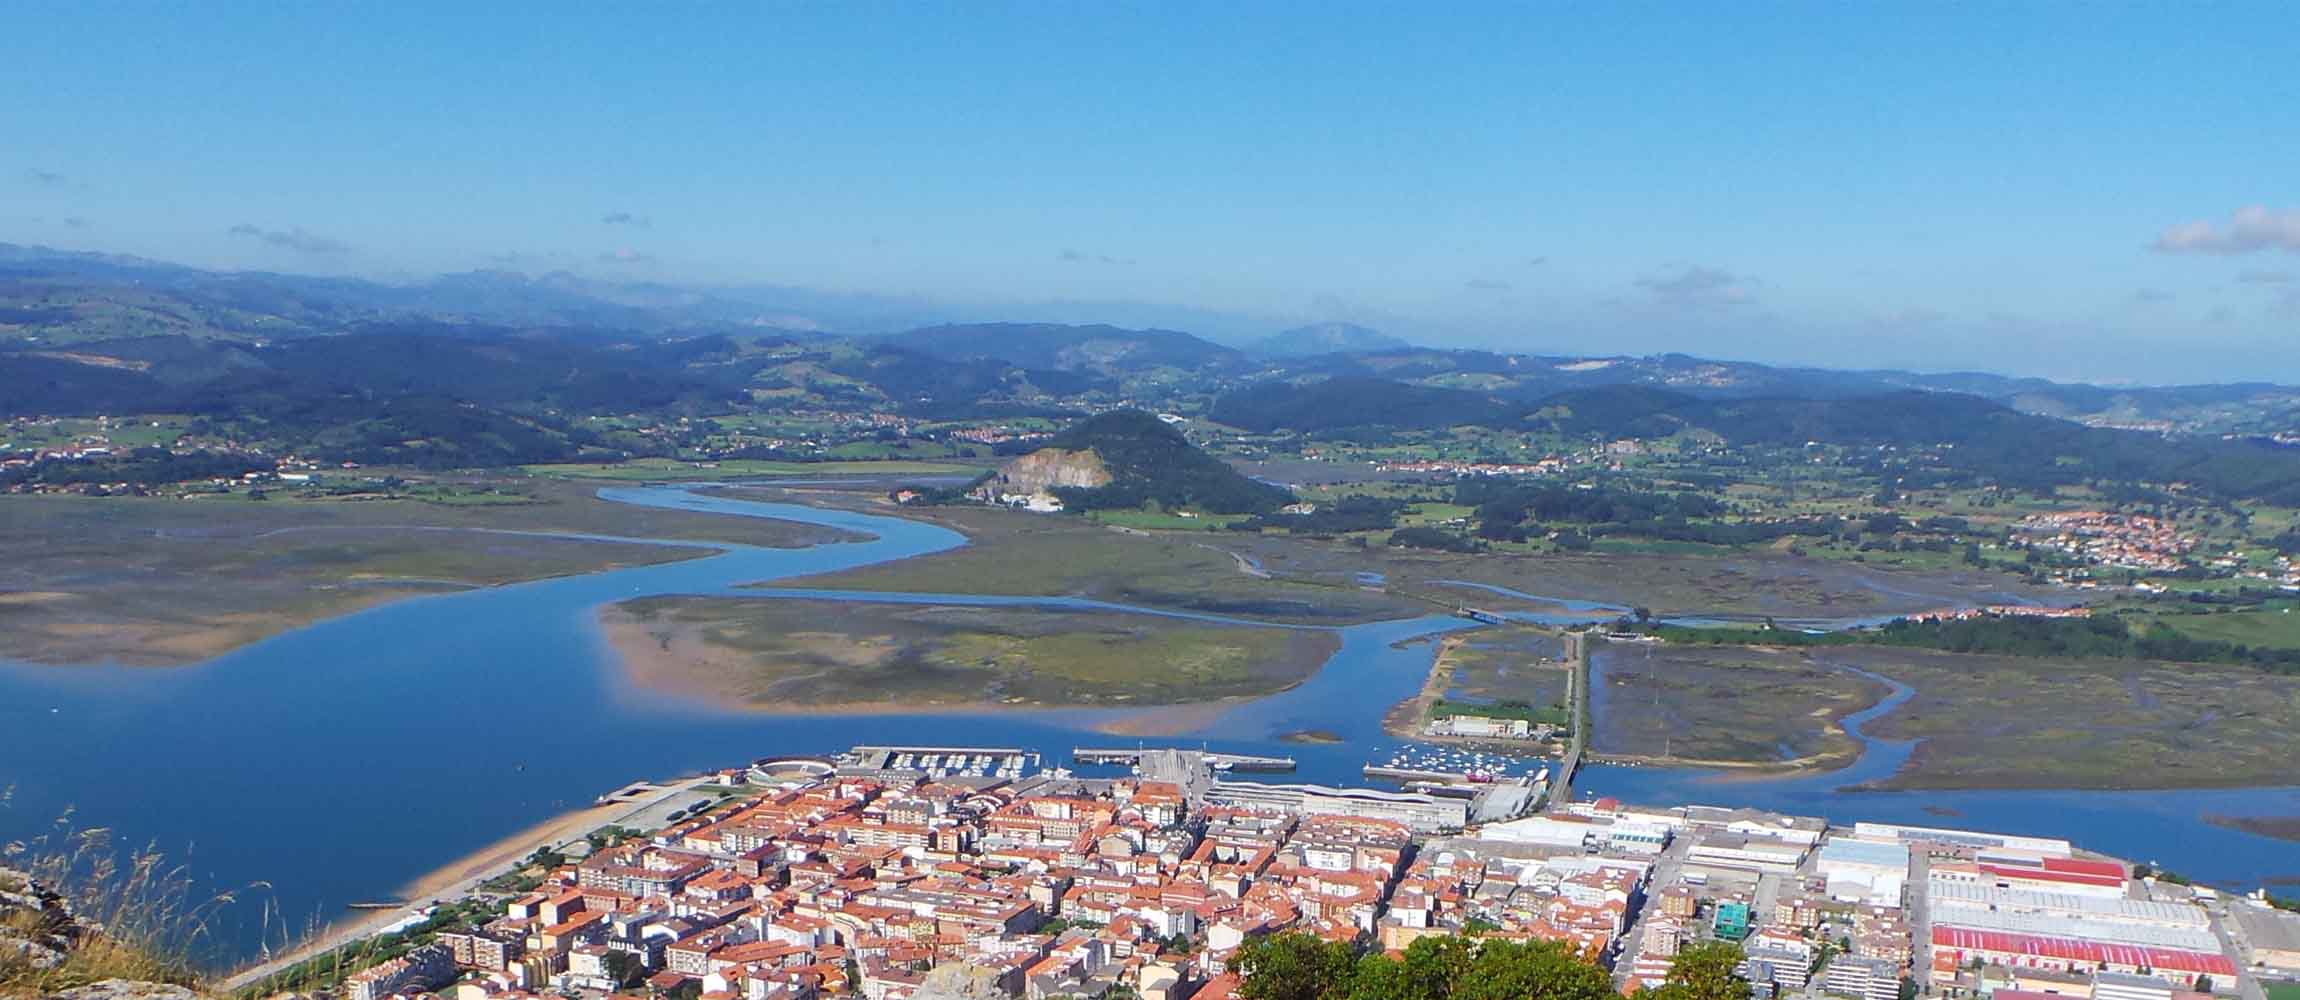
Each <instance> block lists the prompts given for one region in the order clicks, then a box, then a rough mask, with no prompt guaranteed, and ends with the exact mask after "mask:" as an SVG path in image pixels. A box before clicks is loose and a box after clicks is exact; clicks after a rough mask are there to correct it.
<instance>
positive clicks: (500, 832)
mask: <svg viewBox="0 0 2300 1000" xmlns="http://www.w3.org/2000/svg"><path fill="white" fill-rule="evenodd" d="M601 496H603V497H605V498H607V499H610V500H615V501H619V502H623V503H631V504H639V505H648V506H661V507H678V508H684V509H700V510H707V511H712V512H716V513H721V514H727V515H730V516H755V517H777V518H786V519H789V520H793V521H802V522H806V523H810V524H818V525H824V526H828V527H833V528H838V529H842V530H845V531H848V532H851V533H853V535H854V536H855V537H854V539H853V540H848V541H840V542H834V543H827V544H822V545H816V546H813V547H810V548H803V549H761V548H749V547H741V546H726V545H718V544H711V545H704V546H698V547H702V548H708V549H711V550H714V554H712V555H708V556H704V557H701V558H696V559H691V560H687V561H684V562H677V563H670V564H665V565H657V566H643V567H632V568H626V569H618V570H610V571H605V572H600V573H593V574H588V575H583V576H572V577H563V578H558V579H551V580H541V581H535V582H531V583H524V584H515V585H511V586H504V587H494V588H486V589H480V590H472V591H466V592H459V593H451V594H441V595H435V596H427V597H420V598H413V599H409V600H403V601H399V602H395V603H392V604H386V605H383V606H380V607H377V608H373V609H369V610H366V611H362V612H359V613H356V614H352V615H348V616H345V617H342V618H337V619H332V620H329V621H325V622H320V623H317V624H314V625H311V626H309V627H306V628H302V629H298V630H295V631H292V632H288V633H284V634H282V635H279V636H276V637H273V638H271V639H268V640H265V641H263V642H260V643H256V644H254V645H250V646H247V647H244V648H242V649H240V650H237V651H235V652H232V653H230V654H227V655H225V656H222V657H218V658H216V659H215V660H213V661H210V662H208V663H206V664H202V665H199V666H196V667H190V668H181V669H149V668H118V667H105V666H81V667H68V668H60V667H42V666H33V665H25V664H0V789H10V788H12V789H13V791H12V792H11V793H10V794H9V795H8V797H7V800H6V804H5V805H4V806H0V841H4V840H6V839H10V838H26V837H31V836H37V835H39V834H40V833H42V832H43V831H44V830H47V829H50V828H51V824H52V823H53V821H54V820H55V819H56V818H57V817H58V816H60V815H63V814H65V813H66V812H67V811H69V812H70V813H71V822H72V825H73V826H75V827H78V828H81V829H86V828H91V827H104V828H108V829H110V830H112V831H114V832H115V838H116V840H117V841H118V842H120V843H123V844H128V845H137V846H140V845H143V844H147V843H148V844H151V845H153V846H155V847H157V848H158V849H160V850H161V851H163V852H164V853H166V854H167V855H168V857H169V858H170V859H172V860H174V861H177V862H180V863H181V864H182V865H183V866H184V870H185V873H186V874H187V875H189V876H191V877H193V878H195V879H196V880H198V881H199V882H200V884H202V885H203V886H207V887H211V888H214V889H222V890H229V889H234V888H237V887H242V886H248V885H252V884H256V883H262V884H264V885H265V886H266V887H267V888H266V889H265V890H263V892H262V893H260V894H256V895H262V896H265V897H268V899H269V900H270V903H271V906H270V908H271V909H272V910H273V912H275V913H277V914H278V915H279V918H278V919H280V920H284V921H285V922H286V923H287V924H288V925H290V926H292V927H295V928H299V929H300V928H302V927H304V926H306V925H307V924H308V922H309V921H310V920H312V919H313V918H315V917H316V918H318V919H320V920H322V921H324V920H329V919H333V918H335V917H337V916H338V915H340V913H341V907H342V906H343V905H344V904H346V903H349V902H353V901H357V900H363V899H372V898H377V897H385V896H389V895H391V894H392V893H393V892H394V891H395V890H396V889H397V888H398V887H400V886H404V885H406V884H408V883H409V882H411V881H413V880H415V879H416V878H418V877H420V876H422V875H424V874H425V873H427V872H429V871H431V870H433V869H435V868H437V867H439V866H440V865H442V864H445V863H447V862H449V861H451V860H453V859H455V858H458V857H461V856H464V855H466V854H468V853H471V852H473V851H476V850H478V849H480V848H482V847H484V846H486V845H488V844H491V843H493V842H495V841H497V840H500V839H501V838H503V837H505V836H507V835H509V834H512V833H514V832H516V831H518V830H520V829H522V828H524V827H526V826H529V825H531V824H533V823H535V822H537V821H540V820H542V819H545V818H547V817H549V816H551V815H554V814H556V813H559V812H563V811H566V810H569V809H573V808H577V807H581V806H584V805H588V804H589V803H590V802H591V801H592V799H593V797H595V796H597V795H599V794H601V793H603V792H606V791H609V790H612V789H614V788H617V787H619V786H621V785H623V784H624V783H626V782H628V781H631V780H633V779H639V778H660V777H668V776H672V775H675V774H679V773H687V772H693V771H698V770H702V769H706V768H713V767H724V766H732V765H737V764H741V763H743V762H746V761H749V760H751V759H753V758H756V757H761V756H768V755H774V754H790V753H821V752H828V751H833V750H838V749H843V748H845V747H847V746H850V745H853V744H856V743H868V742H879V743H914V744H931V743H941V744H960V745H1000V746H1021V747H1026V748H1031V749H1036V750H1040V751H1041V752H1044V753H1046V754H1047V755H1048V756H1047V760H1048V762H1049V763H1050V764H1051V763H1055V762H1057V761H1061V760H1063V759H1064V758H1065V757H1066V756H1067V751H1068V749H1069V748H1070V747H1073V746H1078V745H1113V744H1116V745H1127V744H1129V743H1131V742H1136V741H1128V740H1121V739H1117V738H1113V737H1108V736H1102V735H1098V734H1095V733H1093V732H1091V731H1090V729H1089V727H1090V726H1091V725H1093V724H1094V723H1096V722H1099V721H1102V720H1104V719H1105V718H1107V717H1108V715H1109V714H1110V713H1107V712H1090V711H1031V712H1011V713H999V714H997V715H996V716H983V715H970V714H934V715H907V716H888V717H857V716H836V717H828V716H813V717H810V716H787V715H778V716H763V715H756V714H746V713H742V712H737V711H729V710H726V709H722V708H719V707H716V706H712V705H708V704H700V703H695V702H690V701H686V700H682V699H675V698H670V697H665V696H660V695H655V694H652V693H648V692H644V691H640V690H637V689H635V688H634V687H632V686H631V685H630V684H629V683H627V682H626V681H625V679H624V677H623V674H622V672H621V671H620V670H619V669H618V668H617V666H616V664H615V663H614V662H613V660H612V656H611V654H610V653H609V651H608V650H607V649H606V648H605V645H604V643H603V642H602V640H601V638H600V636H599V632H598V630H597V628H596V627H595V615H596V612H597V610H598V608H599V607H600V606H602V605H604V604H607V603H610V602H614V601H620V600H626V599H630V598H635V597H644V596H650V595H663V594H741V595H743V596H748V597H762V596H776V595H777V594H783V595H785V596H809V597H835V598H837V599H843V600H867V601H924V602H938V603H954V602H956V603H984V604H1036V605H1047V606H1068V607H1097V608H1117V609H1118V610H1127V611H1136V612H1140V613H1146V614H1147V613H1160V614H1165V613H1167V612H1152V611H1148V610H1145V609H1136V608H1124V607H1121V606H1115V605H1109V604H1104V603H1100V602H1084V601H1077V600H1069V599H1062V598H1000V597H975V596H967V595H948V594H908V595H906V594H860V593H847V592H825V591H818V590H807V591H774V590H764V591H762V590H738V589H736V588H738V587H741V586H742V585H744V584H750V583H756V582H760V581H768V580H775V579H781V578H787V577H794V576H801V575H807V574H813V573H822V572H829V571H834V570H840V569H847V568H852V567H856V566H863V565H868V564H872V563H879V562H885V561H889V560H895V559H901V558H906V557H910V556H915V555H922V554H925V553H930V552H936V551H941V550H944V549H948V548H952V547H955V546H958V545H962V544H965V539H964V538H963V537H962V536H960V535H958V534H956V533H954V532H951V531H949V530H946V529H944V528H941V527H937V526H934V525H929V524H923V523H919V522H915V521H908V520H903V519H900V518H895V517H886V516H877V515H869V514H861V513H853V512H846V511H836V510H827V509H822V508H815V507H806V506H799V505H791V504H776V503H762V502H755V501H745V500H736V499H729V498H720V497H704V496H699V495H696V494H694V493H692V492H689V490H688V489H685V488H678V487H663V486H634V487H616V488H609V489H605V490H602V491H601ZM659 544H685V545H692V544H693V543H670V542H664V543H659ZM1187 617H1195V618H1207V617H1210V616H1200V615H1189V616H1187ZM1215 620H1220V619H1215ZM1468 625H1469V623H1467V622H1464V621H1461V620H1459V619H1454V618H1450V617H1442V616H1432V617H1426V618H1419V619H1410V620H1404V621H1391V622H1377V623H1373V624H1367V625H1358V626H1352V627H1347V628H1341V629H1337V630H1335V631H1337V633H1338V634H1339V636H1340V639H1341V646H1340V648H1339V650H1338V651H1337V652H1336V653H1335V654H1334V655H1333V657H1332V658H1331V659H1330V660H1328V662H1327V664H1326V665H1325V667H1324V668H1323V669H1322V670H1321V671H1320V672H1319V673H1318V674H1316V675H1315V676H1314V677H1312V678H1311V679H1310V680H1308V681H1306V682H1305V683H1303V684H1301V685H1300V686H1298V687H1295V688H1293V689H1291V690H1289V691H1286V692H1284V693H1282V694H1279V695H1275V696H1272V697H1269V698H1265V699H1260V700H1257V701H1253V702H1248V703H1245V704H1242V705H1239V706H1237V707H1235V708H1233V709H1231V710H1229V711H1227V712H1225V713H1223V714H1221V715H1220V716H1218V717H1216V718H1214V719H1213V720H1212V721H1211V722H1209V723H1208V724H1207V725H1206V726H1205V727H1204V729H1203V730H1202V731H1200V732H1196V733H1192V734H1190V735H1189V736H1187V737H1183V738H1175V739H1165V740H1158V741H1154V742H1157V743H1163V744H1176V745H1193V746H1195V745H1204V746H1207V747H1210V748H1213V749H1222V750H1233V751H1238V752H1255V753H1275V754H1288V755H1291V756H1294V757H1296V758H1297V759H1299V760H1300V762H1301V768H1300V771H1299V773H1298V774H1297V775H1295V776H1292V777H1291V778H1287V779H1282V780H1305V781H1320V782H1328V783H1356V782H1358V781H1359V780H1360V779H1359V777H1358V768H1359V767H1360V766H1361V765H1362V764H1364V763H1366V762H1367V761H1369V760H1383V759H1386V758H1387V757H1388V755H1389V754H1390V753H1391V752H1392V751H1393V750H1395V749H1396V748H1397V747H1398V743H1397V741H1395V740H1392V739H1390V738H1388V737H1387V736H1385V735H1384V734H1383V733H1382V732H1381V724H1380V719H1381V715H1382V713H1383V712H1384V711H1385V710H1387V709H1388V708H1389V706H1390V705H1392V704H1394V703H1396V702H1397V701H1399V700H1402V699H1404V698H1406V697H1408V696H1410V695H1411V694H1412V693H1413V692H1414V691H1416V690H1418V688H1419V687H1420V685H1421V683H1422V680H1423V677H1424V675H1425V674H1426V672H1427V668H1428V665H1429V661H1430V656H1431V655H1432V651H1433V650H1432V646H1431V644H1430V643H1428V642H1426V641H1418V640H1425V639H1427V638H1429V637H1431V636H1435V635H1437V634H1439V633H1442V632H1446V631H1449V630H1453V629H1458V628H1464V627H1468ZM1598 689H1599V690H1602V685H1600V686H1599V687H1598ZM1889 710H1890V706H1880V707H1879V709H1878V710H1874V711H1876V713H1877V714H1882V712H1883V711H1889ZM1304 729H1322V730H1326V731H1330V732H1332V733H1334V734H1336V735H1338V736H1340V737H1342V738H1343V739H1344V740H1346V741H1347V742H1346V743H1343V744H1335V745H1308V744H1305V745H1296V744H1289V743H1285V742H1281V741H1280V740H1279V737H1280V736H1281V735H1282V734H1285V733H1288V732H1293V731H1298V730H1304ZM1894 752H1895V750H1894V748H1892V747H1889V746H1882V747H1878V748H1877V749H1874V750H1873V751H1872V754H1871V756H1870V757H1869V758H1864V760H1863V761H1862V762H1861V763H1860V764H1859V765H1856V767H1855V768H1854V770H1856V771H1866V770H1867V769H1869V768H1872V767H1882V768H1884V772H1886V773H1889V771H1890V770H1891V767H1892V766H1897V764H1892V763H1891V762H1892V761H1893V760H1894V758H1893V757H1892V754H1893V753H1894ZM1898 752H1899V753H1900V754H1901V755H1902V756H1903V757H1905V755H1906V750H1905V749H1901V750H1899V751H1898ZM1584 773H1585V777H1584V778H1583V779H1582V780H1581V781H1580V782H1579V786H1580V787H1581V788H1583V789H1586V790H1589V791H1592V792H1594V793H1597V794H1613V795H1618V796H1621V797H1623V798H1627V799H1632V800H1636V801H1649V802H1662V803H1668V802H1682V801H1703V802H1715V803H1720V804H1752V805H1761V806H1766V807H1772V808H1783V809H1789V810H1793V811H1800V812H1809V813H1819V814H1826V815H1829V816H1832V817H1834V818H1839V819H1852V818H1856V817H1858V818H1871V819H1891V820H1901V821H1908V822H1932V823H1937V824H1941V823H1954V824H1956V825H1966V826H1973V827H1979V828H1988V829H2003V830H2008V831H2016V832H2024V833H2044V834H2056V835H2066V836H2071V837H2073V838H2075V839H2077V840H2078V841H2079V842H2081V843H2083V844H2084V845H2085V846H2088V847H2093V848H2096V849H2099V850H2104V851H2110V852H2113V853H2120V854H2125V855H2128V856H2133V857H2138V858H2143V859H2147V858H2158V859H2161V860H2163V861H2165V862H2166V863H2167V864H2174V865H2176V866H2177V867H2180V868H2181V869H2183V870H2186V871H2188V872H2190V873H2192V874H2194V875H2197V876H2199V877H2203V878H2210V879H2226V880H2234V881H2243V882H2246V883H2247V884H2256V883H2257V882H2258V881H2259V880H2260V879H2262V878H2265V877H2272V876H2279V875H2293V874H2300V846H2296V845H2293V844H2289V843H2282V842H2279V841H2275V840H2271V839H2268V838H2264V837H2258V836H2254V835H2251V834H2245V833H2241V832H2237V831H2231V830H2224V829H2220V828H2217V827H2211V826H2206V825H2203V824H2202V823H2201V822H2199V821H2198V819H2197V817H2198V815H2199V814H2200V813H2201V812H2205V811H2212V812H2238V813H2242V814H2248V815H2261V814H2300V790H2294V789H2277V790H2260V789H2253V790H2242V791H2228V792H2174V793H2094V792H2067V793H1954V794H1947V795H1942V794H1935V793H1895V794H1889V795H1873V794H1859V795H1847V794H1841V793H1838V792H1836V791H1835V788H1836V786H1837V785H1840V784H1843V783H1845V777H1844V776H1845V775H1846V774H1847V772H1839V775H1837V776H1823V777H1820V778H1803V779H1795V780H1784V781H1768V782H1733V783H1730V784H1720V783H1716V782H1714V781H1713V780H1710V779H1709V778H1708V776H1706V775H1704V774H1702V773H1699V772H1683V771H1668V770H1661V769H1653V768H1611V767H1593V768H1591V769H1589V770H1587V771H1585V772H1584ZM1855 780H1858V779H1855ZM1928 806H1938V807H1939V808H1941V809H1953V810H1954V811H1955V812H1956V813H1958V815H1956V816H1954V817H1953V818H1944V816H1943V815H1941V814H1940V813H1937V812H1927V811H1926V810H1927V807H1928ZM258 916H259V911H258V908H257V907H254V906H249V905H241V906H238V907H235V908H234V909H233V910H232V911H230V912H227V913H226V914H224V915H223V916H222V917H221V918H219V919H218V920H217V921H216V923H215V927H214V933H215V934H216V936H217V940H218V944H219V950H220V951H222V952H223V953H224V954H223V955H222V956H221V957H223V958H232V957H240V956H246V955H251V954H253V953H254V951H255V950H256V948H257V947H259V946H260V944H262V943H264V939H265V937H266V936H265V935H264V934H263V933H262V931H261V925H260V923H259V921H258ZM275 926H276V923H275ZM270 943H272V944H275V945H276V944H277V943H279V942H278V938H277V934H276V932H274V933H273V934H272V935H271V936H270Z"/></svg>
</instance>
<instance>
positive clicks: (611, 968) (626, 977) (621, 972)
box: [600, 951, 647, 990]
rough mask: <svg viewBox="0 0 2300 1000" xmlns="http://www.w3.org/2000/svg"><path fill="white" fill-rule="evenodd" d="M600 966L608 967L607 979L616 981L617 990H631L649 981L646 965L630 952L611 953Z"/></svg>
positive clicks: (602, 960)
mask: <svg viewBox="0 0 2300 1000" xmlns="http://www.w3.org/2000/svg"><path fill="white" fill-rule="evenodd" d="M600 964H601V965H604V966H606V967H607V978H609V979H612V980H614V981H615V988H616V989H619V990H627V989H631V988H633V987H636V986H638V985H639V984H640V983H643V982H646V981H647V966H646V964H645V963H643V962H641V961H639V956H637V955H633V954H631V953H630V952H627V951H610V952H608V953H607V957H606V958H604V959H601V960H600Z"/></svg>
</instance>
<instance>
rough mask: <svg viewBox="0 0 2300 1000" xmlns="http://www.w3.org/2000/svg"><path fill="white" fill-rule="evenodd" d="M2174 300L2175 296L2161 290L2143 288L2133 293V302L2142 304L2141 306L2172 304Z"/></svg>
mask: <svg viewBox="0 0 2300 1000" xmlns="http://www.w3.org/2000/svg"><path fill="white" fill-rule="evenodd" d="M2173 298H2174V296H2173V294H2172V293H2171V292H2167V291H2165V290H2163V289H2161V288H2141V289H2136V290H2135V291H2134V292H2133V293H2132V301H2134V302H2137V303H2140V304H2141V305H2156V304H2158V303H2160V302H2170V301H2172V300H2173Z"/></svg>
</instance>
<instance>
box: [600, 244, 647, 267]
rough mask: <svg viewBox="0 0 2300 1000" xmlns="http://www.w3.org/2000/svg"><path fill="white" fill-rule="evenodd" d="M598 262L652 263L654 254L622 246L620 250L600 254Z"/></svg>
mask: <svg viewBox="0 0 2300 1000" xmlns="http://www.w3.org/2000/svg"><path fill="white" fill-rule="evenodd" d="M599 262H600V263H602V264H652V263H654V262H655V255H654V254H650V253H641V252H639V251H637V250H633V249H631V248H630V247H624V248H623V249H621V250H611V251H608V252H606V253H603V254H600V255H599Z"/></svg>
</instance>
